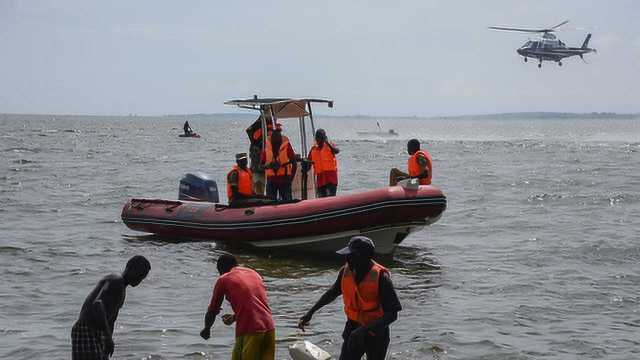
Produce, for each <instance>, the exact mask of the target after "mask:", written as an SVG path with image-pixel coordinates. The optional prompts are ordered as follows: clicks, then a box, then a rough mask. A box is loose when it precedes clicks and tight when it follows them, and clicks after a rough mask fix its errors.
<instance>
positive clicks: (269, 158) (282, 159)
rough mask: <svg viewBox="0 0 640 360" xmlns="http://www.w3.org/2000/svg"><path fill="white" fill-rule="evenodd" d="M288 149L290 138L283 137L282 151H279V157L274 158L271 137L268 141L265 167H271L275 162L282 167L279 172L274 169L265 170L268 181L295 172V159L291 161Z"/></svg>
mask: <svg viewBox="0 0 640 360" xmlns="http://www.w3.org/2000/svg"><path fill="white" fill-rule="evenodd" d="M288 149H289V138H288V137H286V136H284V135H283V136H282V144H280V149H278V157H277V158H274V156H273V155H274V154H273V145H271V137H269V138H268V139H267V148H266V149H265V154H266V161H265V165H269V164H271V163H273V162H277V163H278V164H280V167H279V168H278V170H277V171H276V170H273V169H265V171H264V173H265V175H266V176H267V179H268V178H269V177H271V176H283V175H287V176H288V175H291V173H292V172H293V164H292V163H291V160H293V159H289V152H288ZM285 164H286V165H285Z"/></svg>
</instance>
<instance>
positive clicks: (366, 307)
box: [298, 236, 402, 360]
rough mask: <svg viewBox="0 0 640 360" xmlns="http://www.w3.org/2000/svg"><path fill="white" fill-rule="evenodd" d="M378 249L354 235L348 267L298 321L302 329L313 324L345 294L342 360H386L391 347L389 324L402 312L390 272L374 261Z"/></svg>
mask: <svg viewBox="0 0 640 360" xmlns="http://www.w3.org/2000/svg"><path fill="white" fill-rule="evenodd" d="M374 251H375V246H374V244H373V241H371V239H369V238H368V237H365V236H354V237H352V238H351V240H349V244H348V245H347V247H345V248H344V249H341V250H339V251H337V253H338V254H340V255H344V256H345V260H346V264H345V265H344V266H343V267H342V268H341V269H340V272H339V273H338V278H337V279H336V281H335V283H334V284H333V286H332V287H331V288H330V289H329V290H327V291H326V292H325V293H324V295H322V297H320V300H318V302H317V303H316V304H315V305H314V306H313V307H312V308H311V310H309V311H308V312H307V313H306V314H305V315H304V316H303V317H301V318H300V320H299V321H298V327H299V328H300V329H302V330H303V331H304V326H305V325H307V324H308V323H309V321H311V317H312V316H313V314H314V313H315V312H316V311H318V310H320V308H322V307H323V306H325V305H327V304H329V303H331V302H333V301H334V300H335V299H336V298H337V297H338V296H340V295H342V299H343V302H344V312H345V314H346V315H347V323H346V324H345V326H344V331H343V332H342V339H343V340H344V342H343V344H342V350H341V352H340V360H356V359H357V360H360V358H361V357H362V355H364V354H367V360H383V359H384V358H385V356H386V354H387V348H388V346H389V325H390V324H391V323H392V322H394V321H395V320H396V319H397V318H398V311H400V310H402V306H401V305H400V301H399V300H398V295H397V294H396V292H395V290H394V288H393V283H392V282H391V278H390V277H389V270H387V269H386V268H385V267H384V266H382V265H380V264H378V263H377V262H375V261H373V259H372V258H373V254H374Z"/></svg>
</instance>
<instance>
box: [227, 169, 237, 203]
mask: <svg viewBox="0 0 640 360" xmlns="http://www.w3.org/2000/svg"><path fill="white" fill-rule="evenodd" d="M227 183H228V184H229V187H230V188H231V194H230V195H232V196H233V197H236V196H237V195H238V172H237V171H232V172H230V173H229V176H227Z"/></svg>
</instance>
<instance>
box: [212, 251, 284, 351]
mask: <svg viewBox="0 0 640 360" xmlns="http://www.w3.org/2000/svg"><path fill="white" fill-rule="evenodd" d="M216 267H217V269H218V273H219V274H220V277H219V278H218V280H217V281H216V283H215V286H214V288H213V295H212V297H211V302H210V303H209V307H208V309H207V314H206V315H205V317H204V328H203V329H202V331H201V332H200V336H201V337H202V338H203V339H205V340H208V339H209V337H210V336H211V327H212V326H213V323H214V322H215V319H216V316H217V315H218V314H219V313H220V311H221V310H222V309H221V306H222V301H223V300H224V299H225V298H226V299H227V301H229V302H230V303H231V309H233V312H234V313H233V314H224V315H222V321H223V322H224V323H225V324H226V325H231V324H233V323H234V322H235V323H236V344H235V346H234V348H233V354H232V357H231V358H232V359H233V360H244V359H251V360H253V359H257V360H273V359H275V353H276V332H275V324H274V322H273V318H272V315H271V308H269V301H268V299H267V291H266V289H265V286H264V282H263V281H262V277H260V275H259V274H258V273H257V272H255V271H254V270H252V269H249V268H246V267H242V266H239V265H238V260H236V258H235V256H233V255H231V254H229V253H223V254H222V255H220V257H219V258H218V261H217V263H216Z"/></svg>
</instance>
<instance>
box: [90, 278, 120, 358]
mask: <svg viewBox="0 0 640 360" xmlns="http://www.w3.org/2000/svg"><path fill="white" fill-rule="evenodd" d="M112 281H113V280H110V279H105V280H104V284H103V285H102V288H101V289H100V292H99V293H98V295H96V298H95V300H94V301H93V304H92V310H93V313H94V319H96V320H97V321H98V326H99V327H100V328H101V329H102V330H104V331H105V333H106V334H107V336H106V347H107V349H106V350H107V353H108V354H109V355H111V354H113V349H114V345H113V329H112V328H111V324H110V322H109V318H110V316H109V315H110V314H109V313H108V310H107V309H108V308H110V306H109V307H108V305H110V304H108V303H109V302H113V303H114V304H115V303H120V301H119V300H120V298H121V297H122V296H123V295H124V294H123V293H122V292H120V293H118V290H117V286H111V282H112ZM112 310H113V309H112ZM117 310H118V309H115V311H117Z"/></svg>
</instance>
